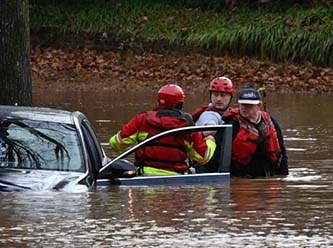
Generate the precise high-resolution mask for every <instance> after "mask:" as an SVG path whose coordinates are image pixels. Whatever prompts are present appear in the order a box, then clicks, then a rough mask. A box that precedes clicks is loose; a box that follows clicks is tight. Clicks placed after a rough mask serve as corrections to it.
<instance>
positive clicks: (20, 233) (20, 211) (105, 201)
mask: <svg viewBox="0 0 333 248" xmlns="http://www.w3.org/2000/svg"><path fill="white" fill-rule="evenodd" d="M187 93H188V94H187V99H186V100H187V101H186V104H185V106H184V108H185V110H187V111H190V112H191V111H193V110H194V108H195V107H196V106H199V105H201V104H203V103H205V102H206V101H207V95H206V94H205V93H202V95H198V94H196V95H194V93H191V92H187ZM154 94H155V92H137V93H136V94H134V93H131V94H114V93H111V92H107V91H102V90H101V91H96V92H85V91H75V90H65V91H57V92H54V91H52V90H45V89H44V90H35V91H34V105H43V106H45V105H46V106H51V107H60V108H66V109H72V110H74V109H75V110H81V111H82V112H84V113H85V114H86V115H87V116H88V117H89V119H90V120H91V121H92V123H93V125H94V126H95V128H96V130H97V132H98V134H99V136H100V137H101V141H102V143H103V144H105V146H104V147H105V149H106V151H107V152H108V154H109V155H110V156H113V154H112V153H111V151H110V150H109V149H108V147H107V146H106V143H107V141H108V139H109V137H110V135H112V134H114V133H115V132H116V131H117V130H118V129H119V128H120V126H121V125H122V124H123V123H125V122H126V121H128V120H129V119H130V118H131V117H132V115H134V114H135V113H137V112H140V111H144V110H149V109H150V108H151V107H152V106H153V105H154V104H155V97H154V96H155V95H154ZM267 100H268V105H267V107H268V110H269V112H270V113H271V114H272V115H274V116H275V117H276V118H277V119H278V120H279V122H280V125H281V128H282V131H283V134H284V137H285V143H286V147H287V151H288V155H289V164H290V175H289V176H287V177H284V178H272V179H255V180H250V179H236V178H233V179H231V183H230V188H228V187H226V186H225V185H223V184H221V185H219V184H212V185H209V184H208V185H182V186H180V185H176V186H150V187H144V186H140V187H118V186H112V187H101V188H98V189H96V190H94V191H92V192H86V191H85V190H83V191H79V192H23V193H22V192H21V193H17V192H11V193H1V202H0V208H1V210H2V211H1V212H0V220H1V225H0V246H1V247H25V246H26V247H165V248H166V247H245V246H246V247H332V246H333V231H332V223H333V176H332V166H333V156H332V152H333V148H332V145H333V136H332V131H331V130H332V128H333V124H332V123H333V116H332V114H331V113H332V111H331V109H330V106H333V97H332V95H304V94H303V95H300V94H269V95H268V99H267Z"/></svg>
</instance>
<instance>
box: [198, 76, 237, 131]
mask: <svg viewBox="0 0 333 248" xmlns="http://www.w3.org/2000/svg"><path fill="white" fill-rule="evenodd" d="M233 94H234V86H233V83H232V81H231V80H230V79H229V78H227V77H217V78H214V79H213V80H212V81H211V82H210V85H209V97H210V103H209V104H208V105H204V106H201V107H199V108H197V109H196V110H195V111H194V112H193V114H192V118H193V120H194V122H195V124H196V125H199V126H204V125H221V124H223V121H222V115H223V113H224V111H226V110H227V109H228V108H229V105H230V103H231V100H232V97H233ZM209 134H214V132H212V131H210V132H204V135H209Z"/></svg>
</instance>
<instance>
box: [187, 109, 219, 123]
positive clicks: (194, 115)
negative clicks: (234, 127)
mask: <svg viewBox="0 0 333 248" xmlns="http://www.w3.org/2000/svg"><path fill="white" fill-rule="evenodd" d="M205 111H215V112H217V113H219V114H220V115H221V116H222V115H223V112H224V111H222V110H221V109H218V108H216V107H215V106H209V105H204V106H201V107H198V108H197V109H196V110H194V112H193V113H192V118H193V121H194V122H196V121H197V120H198V119H199V117H200V115H201V114H202V113H203V112H205Z"/></svg>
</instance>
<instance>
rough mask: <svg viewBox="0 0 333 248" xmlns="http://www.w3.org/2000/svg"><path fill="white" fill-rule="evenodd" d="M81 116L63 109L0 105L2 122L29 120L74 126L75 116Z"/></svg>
mask: <svg viewBox="0 0 333 248" xmlns="http://www.w3.org/2000/svg"><path fill="white" fill-rule="evenodd" d="M74 113H76V114H75V115H76V116H77V114H81V113H80V112H78V111H75V112H71V111H68V110H63V109H55V108H46V107H29V106H11V105H0V120H4V119H28V120H34V121H48V122H61V123H66V124H73V123H74V120H73V115H74Z"/></svg>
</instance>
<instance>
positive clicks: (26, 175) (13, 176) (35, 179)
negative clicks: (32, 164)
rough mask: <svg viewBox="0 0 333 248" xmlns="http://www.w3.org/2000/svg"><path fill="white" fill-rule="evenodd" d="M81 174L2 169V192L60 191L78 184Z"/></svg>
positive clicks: (0, 174) (0, 189)
mask: <svg viewBox="0 0 333 248" xmlns="http://www.w3.org/2000/svg"><path fill="white" fill-rule="evenodd" d="M83 175H84V174H83V173H80V172H68V171H66V172H64V171H45V170H27V169H8V168H0V191H23V190H59V189H62V188H64V187H68V186H69V185H71V184H76V181H77V179H78V178H79V177H81V176H83Z"/></svg>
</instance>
